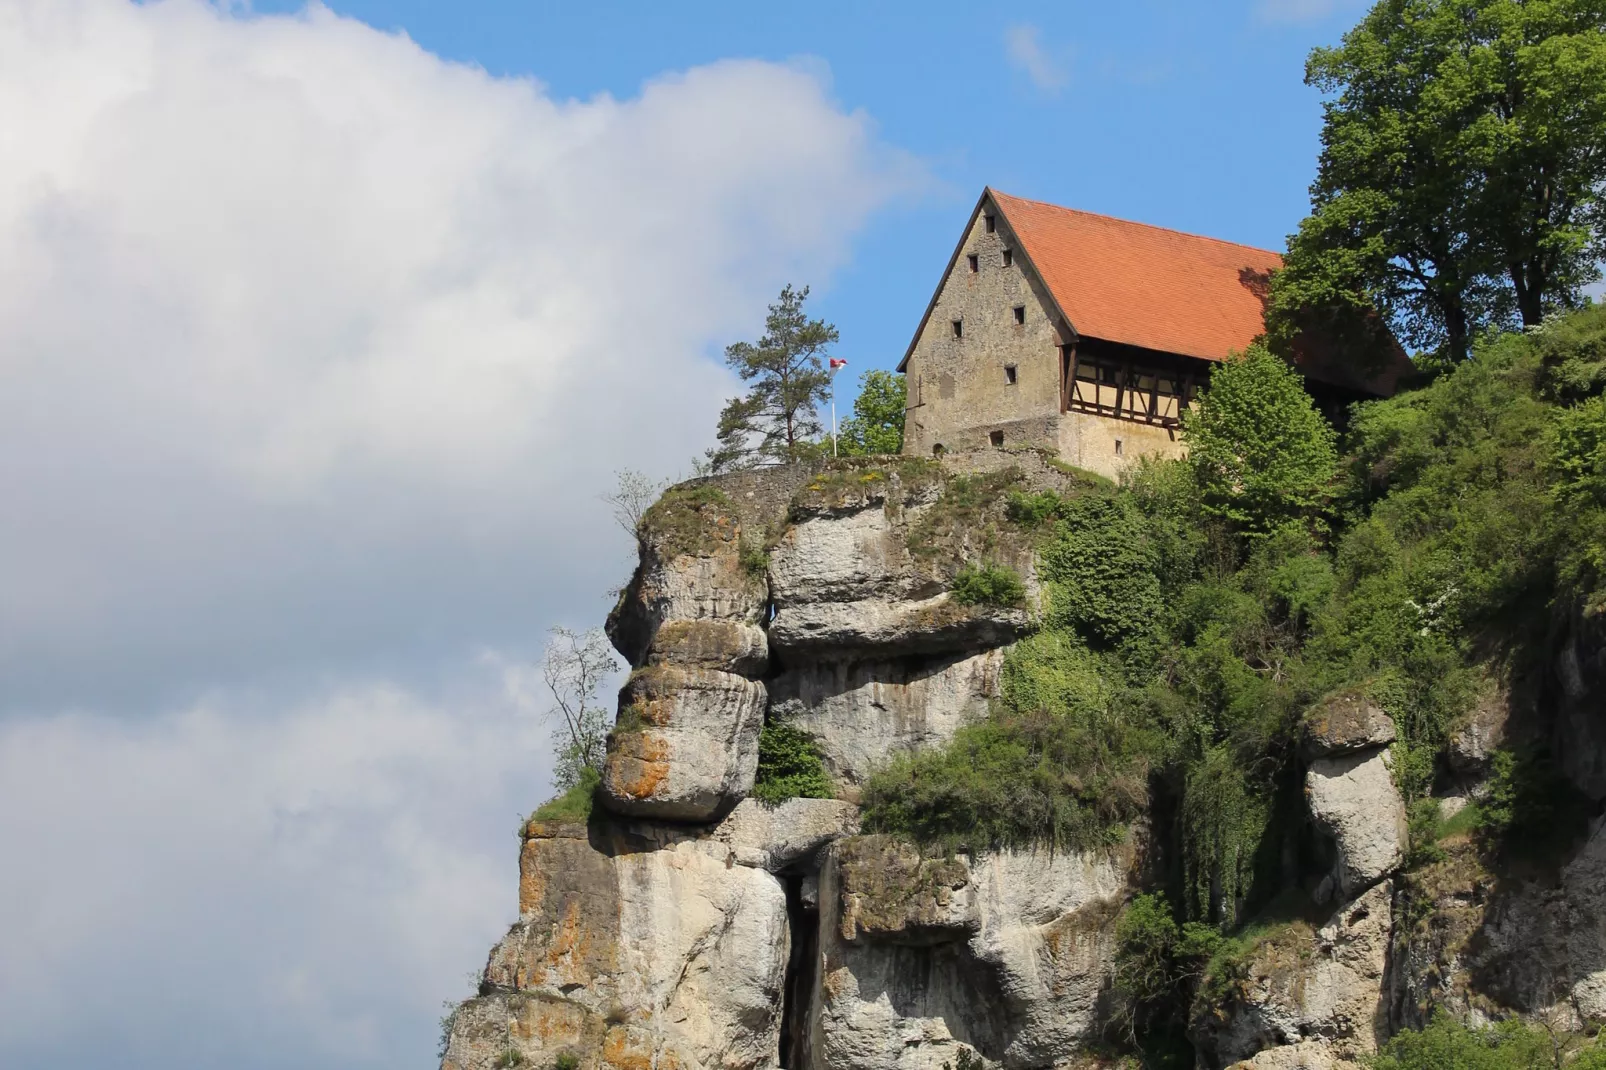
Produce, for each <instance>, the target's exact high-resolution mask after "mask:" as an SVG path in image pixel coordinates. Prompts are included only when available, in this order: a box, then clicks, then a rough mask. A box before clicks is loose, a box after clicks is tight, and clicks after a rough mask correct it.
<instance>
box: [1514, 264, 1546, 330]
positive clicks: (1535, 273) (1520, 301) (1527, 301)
mask: <svg viewBox="0 0 1606 1070" xmlns="http://www.w3.org/2000/svg"><path fill="white" fill-rule="evenodd" d="M1507 270H1508V271H1509V273H1510V275H1511V285H1512V287H1513V288H1514V289H1515V290H1516V291H1517V313H1518V315H1520V316H1522V325H1523V326H1524V327H1537V326H1539V324H1540V322H1541V321H1543V320H1544V318H1545V289H1544V283H1543V282H1542V281H1540V279H1539V276H1540V271H1539V267H1538V265H1533V266H1532V267H1531V268H1530V267H1529V266H1528V265H1526V264H1524V263H1522V262H1521V261H1517V262H1516V263H1514V264H1512V265H1511V267H1510V268H1509V269H1507Z"/></svg>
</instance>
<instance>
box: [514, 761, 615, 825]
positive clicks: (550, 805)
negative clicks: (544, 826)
mask: <svg viewBox="0 0 1606 1070" xmlns="http://www.w3.org/2000/svg"><path fill="white" fill-rule="evenodd" d="M601 783H602V774H600V773H598V772H597V771H596V770H595V769H593V768H592V767H591V766H589V765H588V766H586V767H585V768H584V769H582V770H580V779H579V780H578V781H576V782H575V785H574V787H572V788H570V789H569V790H568V791H566V792H564V793H563V794H562V795H559V796H557V797H556V798H553V799H548V800H547V801H546V802H544V803H542V804H541V805H540V806H539V807H537V808H536V811H535V813H533V814H531V815H530V820H531V821H578V822H584V821H589V820H590V819H591V806H592V802H593V800H594V799H595V798H596V794H597V785H599V784H601Z"/></svg>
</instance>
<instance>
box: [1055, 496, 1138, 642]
mask: <svg viewBox="0 0 1606 1070" xmlns="http://www.w3.org/2000/svg"><path fill="white" fill-rule="evenodd" d="M1059 515H1060V517H1061V519H1062V520H1063V523H1061V524H1060V526H1059V528H1058V531H1057V533H1056V535H1055V538H1054V540H1053V541H1052V542H1050V543H1049V544H1048V545H1047V546H1045V547H1044V548H1043V549H1042V552H1041V557H1042V575H1043V578H1044V580H1045V581H1046V582H1047V583H1048V584H1049V590H1050V598H1049V611H1048V619H1049V623H1050V624H1051V625H1053V626H1057V627H1065V628H1071V629H1073V630H1074V631H1075V632H1076V633H1077V634H1078V635H1080V636H1081V637H1082V638H1083V639H1084V640H1085V641H1086V642H1088V643H1089V644H1091V645H1093V646H1095V647H1101V648H1106V649H1107V648H1111V647H1115V646H1119V645H1121V644H1123V643H1125V642H1128V641H1131V640H1133V639H1135V638H1139V637H1147V636H1150V635H1152V634H1153V632H1154V630H1155V628H1156V626H1157V625H1158V624H1159V623H1160V621H1161V620H1162V614H1163V609H1164V604H1163V601H1162V599H1161V592H1160V581H1159V575H1158V566H1159V564H1160V561H1159V557H1158V555H1157V554H1156V552H1155V546H1154V543H1153V540H1152V539H1151V538H1150V530H1149V525H1148V522H1147V521H1146V519H1145V518H1144V516H1143V514H1142V513H1141V512H1139V511H1138V509H1137V507H1136V504H1135V503H1134V502H1133V501H1132V499H1131V496H1130V495H1087V496H1084V497H1080V498H1073V499H1071V500H1070V501H1067V502H1065V503H1064V504H1063V506H1062V508H1061V510H1060V514H1059Z"/></svg>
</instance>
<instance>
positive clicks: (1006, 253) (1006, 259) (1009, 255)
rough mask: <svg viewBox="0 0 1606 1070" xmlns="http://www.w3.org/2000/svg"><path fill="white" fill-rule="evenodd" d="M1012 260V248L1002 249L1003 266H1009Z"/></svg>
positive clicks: (1013, 253)
mask: <svg viewBox="0 0 1606 1070" xmlns="http://www.w3.org/2000/svg"><path fill="white" fill-rule="evenodd" d="M1014 262H1015V251H1014V250H1013V249H1005V250H1004V266H1005V267H1009V265H1011V264H1013V263H1014Z"/></svg>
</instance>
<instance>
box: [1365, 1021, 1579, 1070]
mask: <svg viewBox="0 0 1606 1070" xmlns="http://www.w3.org/2000/svg"><path fill="white" fill-rule="evenodd" d="M1581 1042H1582V1041H1581V1038H1574V1037H1568V1036H1566V1035H1565V1034H1559V1035H1556V1036H1552V1035H1551V1034H1550V1033H1548V1032H1546V1031H1545V1030H1543V1029H1540V1028H1537V1027H1534V1026H1530V1025H1528V1024H1526V1023H1524V1022H1522V1021H1521V1020H1518V1019H1510V1020H1507V1021H1504V1022H1501V1023H1499V1024H1498V1025H1494V1026H1490V1027H1488V1028H1485V1029H1469V1028H1468V1027H1467V1026H1465V1025H1462V1024H1461V1023H1460V1022H1459V1021H1457V1020H1455V1019H1454V1018H1451V1017H1450V1016H1449V1015H1447V1014H1444V1013H1442V1012H1440V1013H1438V1014H1436V1015H1434V1017H1433V1020H1432V1021H1431V1022H1429V1023H1428V1024H1427V1026H1426V1027H1425V1028H1423V1029H1420V1030H1417V1029H1407V1030H1404V1031H1402V1032H1400V1033H1397V1034H1395V1036H1394V1037H1393V1038H1392V1039H1391V1040H1390V1041H1389V1042H1388V1043H1387V1044H1385V1045H1384V1046H1383V1049H1382V1050H1381V1051H1379V1052H1378V1053H1377V1056H1376V1057H1375V1059H1374V1060H1373V1061H1372V1064H1371V1065H1372V1067H1373V1070H1541V1068H1548V1067H1556V1066H1563V1067H1570V1068H1572V1070H1598V1068H1600V1067H1606V1052H1603V1051H1602V1050H1601V1049H1599V1048H1598V1047H1591V1048H1590V1049H1588V1050H1584V1051H1581V1052H1578V1053H1577V1054H1572V1051H1571V1050H1572V1049H1575V1048H1577V1047H1578V1046H1579V1044H1580V1043H1581ZM1569 1055H1571V1057H1570V1058H1569Z"/></svg>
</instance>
